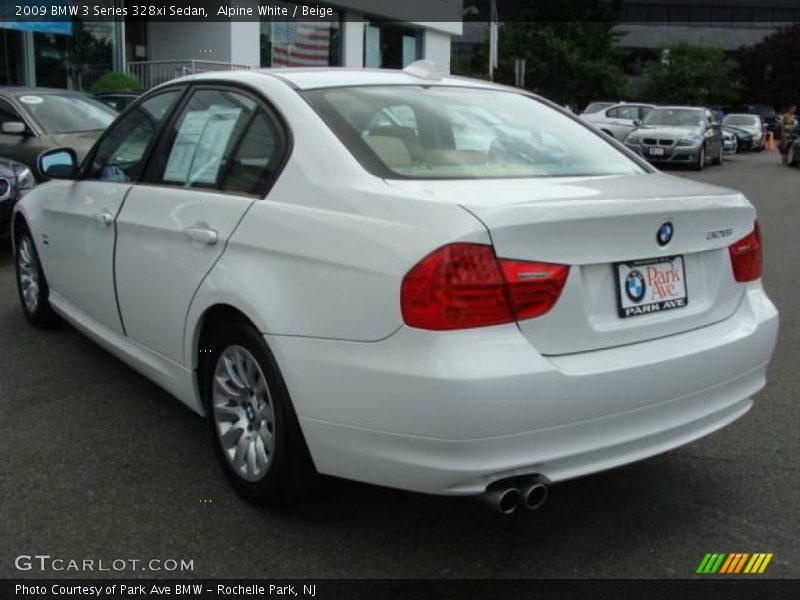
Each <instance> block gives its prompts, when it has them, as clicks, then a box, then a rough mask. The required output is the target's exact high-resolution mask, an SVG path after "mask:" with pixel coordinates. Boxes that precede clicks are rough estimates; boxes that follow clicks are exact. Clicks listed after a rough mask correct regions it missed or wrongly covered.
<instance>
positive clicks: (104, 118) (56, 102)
mask: <svg viewBox="0 0 800 600" xmlns="http://www.w3.org/2000/svg"><path fill="white" fill-rule="evenodd" d="M17 100H18V101H19V103H20V104H21V105H22V106H23V107H24V109H25V111H26V112H28V114H30V115H31V117H33V119H34V121H36V122H37V123H38V124H39V126H40V127H41V128H42V129H44V131H45V133H48V134H52V135H55V134H60V133H79V132H81V131H93V130H97V129H101V130H102V129H105V128H106V127H108V126H109V125H110V124H111V121H113V120H114V119H115V118H116V116H117V113H116V112H114V111H113V110H112V109H111V108H109V107H107V106H106V105H105V104H103V103H102V102H98V101H97V100H93V99H92V98H88V97H86V96H81V95H78V94H50V93H48V94H20V95H19V96H17Z"/></svg>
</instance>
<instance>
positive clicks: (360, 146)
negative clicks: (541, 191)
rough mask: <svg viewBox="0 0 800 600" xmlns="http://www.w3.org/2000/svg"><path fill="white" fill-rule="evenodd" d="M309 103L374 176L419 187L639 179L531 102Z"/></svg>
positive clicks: (451, 96) (356, 94)
mask: <svg viewBox="0 0 800 600" xmlns="http://www.w3.org/2000/svg"><path fill="white" fill-rule="evenodd" d="M304 95H305V97H306V99H307V100H308V101H309V103H310V104H311V105H312V106H313V107H314V109H315V110H316V111H317V112H318V113H319V114H320V116H321V117H322V118H323V119H324V120H325V122H326V123H327V124H328V126H329V127H330V128H331V129H332V130H333V131H334V132H335V133H336V135H337V136H338V137H339V139H340V140H341V141H342V142H343V143H344V144H345V145H346V146H347V147H348V149H349V150H350V151H351V152H352V153H353V155H354V156H355V157H356V158H357V159H358V160H359V162H361V164H362V165H363V166H364V167H365V168H366V169H367V170H368V171H370V172H371V173H373V174H375V175H378V176H380V177H388V178H392V177H404V178H414V179H437V178H438V179H453V178H455V179H480V178H498V177H550V176H578V175H618V174H630V173H641V172H643V169H642V168H641V167H640V166H638V165H637V164H636V163H635V162H634V161H633V160H631V159H629V158H628V157H627V156H625V155H624V154H623V153H622V152H620V151H618V150H617V149H616V148H614V146H612V145H611V144H610V143H609V142H608V141H606V139H605V138H603V137H601V136H599V135H597V134H595V133H593V132H592V131H591V130H589V129H588V128H587V127H585V126H583V125H581V124H580V123H578V122H576V121H575V120H573V119H571V118H570V117H568V116H566V115H564V114H562V113H560V112H558V111H556V110H554V109H552V108H550V107H548V106H546V105H545V104H543V103H541V102H539V101H537V100H535V99H533V98H530V97H528V96H525V95H522V94H518V93H514V92H505V91H496V90H484V89H475V88H459V87H445V86H427V87H421V86H369V87H346V88H329V89H320V90H310V91H307V92H305V94H304Z"/></svg>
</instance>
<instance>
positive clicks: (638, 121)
mask: <svg viewBox="0 0 800 600" xmlns="http://www.w3.org/2000/svg"><path fill="white" fill-rule="evenodd" d="M633 126H634V127H641V126H642V120H641V119H634V120H633Z"/></svg>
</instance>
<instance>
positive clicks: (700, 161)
mask: <svg viewBox="0 0 800 600" xmlns="http://www.w3.org/2000/svg"><path fill="white" fill-rule="evenodd" d="M705 166H706V147H705V146H700V151H699V152H698V153H697V159H696V160H695V163H694V170H695V171H702V170H703V168H704V167H705Z"/></svg>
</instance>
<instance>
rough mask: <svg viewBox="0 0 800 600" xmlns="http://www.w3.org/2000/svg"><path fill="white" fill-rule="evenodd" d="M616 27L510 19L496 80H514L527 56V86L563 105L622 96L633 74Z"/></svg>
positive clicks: (504, 28)
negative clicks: (518, 62)
mask: <svg viewBox="0 0 800 600" xmlns="http://www.w3.org/2000/svg"><path fill="white" fill-rule="evenodd" d="M613 26H614V23H613V22H610V21H591V22H583V21H567V22H563V21H562V22H513V23H505V24H504V25H503V26H502V27H501V28H500V34H499V35H500V44H499V54H500V57H501V64H500V66H499V69H498V77H496V79H497V80H498V81H503V82H505V83H511V84H513V83H514V75H513V68H514V67H513V64H514V59H515V58H522V59H525V61H526V64H525V67H526V69H525V70H526V74H525V84H526V87H528V88H530V89H532V90H534V91H535V92H537V93H538V94H541V95H542V96H545V97H546V98H549V99H550V100H553V101H555V102H558V103H559V104H570V105H573V106H583V105H585V104H587V103H588V102H590V101H592V100H598V99H602V100H612V101H613V100H620V99H621V98H623V97H624V96H625V91H626V85H627V78H626V77H625V74H624V73H623V71H622V67H621V66H620V64H621V62H622V51H621V50H620V49H619V47H618V38H617V36H616V35H615V34H614V33H613V32H612V31H611V29H612V28H613Z"/></svg>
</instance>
